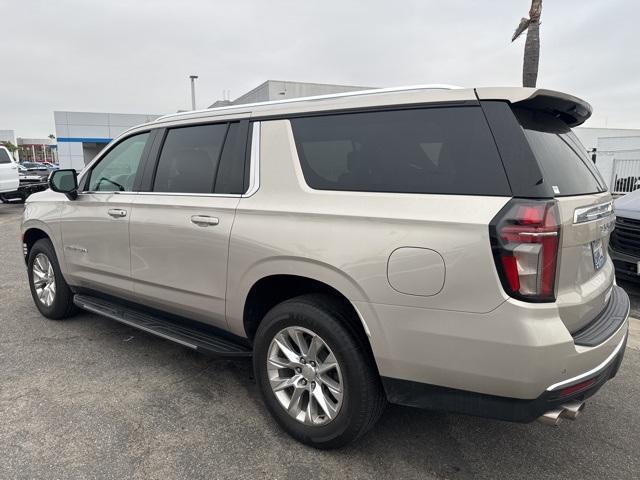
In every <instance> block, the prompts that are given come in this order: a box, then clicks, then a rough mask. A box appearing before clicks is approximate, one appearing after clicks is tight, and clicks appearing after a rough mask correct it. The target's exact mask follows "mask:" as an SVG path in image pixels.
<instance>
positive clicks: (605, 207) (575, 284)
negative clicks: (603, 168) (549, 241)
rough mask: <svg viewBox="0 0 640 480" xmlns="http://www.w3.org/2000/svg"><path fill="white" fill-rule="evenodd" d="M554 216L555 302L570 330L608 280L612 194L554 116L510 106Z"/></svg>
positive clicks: (586, 315) (607, 288) (601, 299)
mask: <svg viewBox="0 0 640 480" xmlns="http://www.w3.org/2000/svg"><path fill="white" fill-rule="evenodd" d="M514 113H515V114H516V117H517V118H518V121H519V122H520V125H521V126H522V128H523V131H524V134H525V137H526V140H527V142H528V144H529V146H530V147H531V150H532V152H533V155H534V156H535V159H536V160H537V163H538V165H539V166H540V170H541V172H542V178H543V182H544V183H545V184H547V185H550V187H551V190H552V192H553V195H554V196H555V199H556V201H557V205H558V210H559V214H560V226H561V230H560V232H561V233H560V235H561V238H560V252H559V264H558V272H557V279H556V281H557V287H556V288H557V295H556V298H557V304H558V308H559V311H560V316H561V318H562V320H563V322H564V323H565V325H566V326H567V328H568V329H569V331H571V332H574V331H576V330H579V329H580V328H581V327H583V326H584V325H586V324H587V323H589V322H590V321H591V320H592V319H593V318H595V316H596V315H597V314H598V313H600V311H601V310H602V309H603V308H604V305H605V303H606V301H607V300H608V298H609V295H610V292H611V286H612V285H613V281H614V268H613V263H612V261H611V260H610V259H609V257H608V255H607V247H608V244H609V236H610V234H611V231H612V229H613V225H614V216H613V210H612V203H611V201H612V198H611V195H610V194H609V193H608V192H607V189H606V185H605V183H604V181H603V180H602V178H601V176H600V174H599V173H598V171H597V170H596V168H595V166H594V165H593V163H592V162H591V160H590V159H589V157H588V156H587V154H586V149H585V148H584V147H583V146H582V144H581V143H580V141H579V140H578V139H577V137H576V136H575V134H574V133H573V132H572V131H571V129H570V128H569V127H568V126H567V125H566V124H565V123H564V122H563V121H562V120H560V119H558V118H556V117H554V116H552V115H550V114H548V113H545V112H542V111H539V110H533V109H521V108H514Z"/></svg>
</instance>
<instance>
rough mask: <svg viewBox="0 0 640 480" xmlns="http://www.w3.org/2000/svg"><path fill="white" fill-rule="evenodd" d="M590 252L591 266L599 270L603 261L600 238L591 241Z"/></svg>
mask: <svg viewBox="0 0 640 480" xmlns="http://www.w3.org/2000/svg"><path fill="white" fill-rule="evenodd" d="M591 252H592V253H593V266H594V267H595V268H596V270H600V269H601V268H602V266H603V265H604V262H605V258H604V248H602V239H600V240H594V241H593V242H591Z"/></svg>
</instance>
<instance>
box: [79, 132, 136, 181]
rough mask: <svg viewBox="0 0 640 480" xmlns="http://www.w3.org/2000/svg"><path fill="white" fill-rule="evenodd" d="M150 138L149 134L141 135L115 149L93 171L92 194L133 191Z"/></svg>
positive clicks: (91, 177)
mask: <svg viewBox="0 0 640 480" xmlns="http://www.w3.org/2000/svg"><path fill="white" fill-rule="evenodd" d="M148 137H149V134H148V133H141V134H139V135H134V136H133V137H129V138H127V139H126V140H123V141H122V142H120V143H119V144H117V145H116V146H115V147H113V148H112V149H111V150H110V151H109V152H108V153H107V154H106V155H105V156H104V157H102V159H101V160H100V161H99V162H98V163H97V164H96V165H95V166H94V167H93V168H92V169H91V174H90V177H89V182H88V184H87V185H89V188H88V190H89V191H91V192H115V191H121V192H130V191H132V190H133V183H134V181H135V179H136V174H137V173H138V168H139V167H140V160H141V159H142V152H143V151H144V146H145V144H146V142H147V138H148Z"/></svg>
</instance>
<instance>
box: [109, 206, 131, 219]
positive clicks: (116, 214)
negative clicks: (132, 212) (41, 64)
mask: <svg viewBox="0 0 640 480" xmlns="http://www.w3.org/2000/svg"><path fill="white" fill-rule="evenodd" d="M107 213H108V214H109V215H110V216H112V217H113V218H122V217H126V216H127V211H126V210H122V209H121V208H110V209H109V210H108V211H107Z"/></svg>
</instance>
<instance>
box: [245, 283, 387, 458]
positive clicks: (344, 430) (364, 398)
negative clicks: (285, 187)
mask: <svg viewBox="0 0 640 480" xmlns="http://www.w3.org/2000/svg"><path fill="white" fill-rule="evenodd" d="M351 316H352V312H351V311H350V310H349V309H348V308H347V307H346V306H345V305H344V304H343V303H342V302H341V301H340V300H339V299H337V298H335V297H333V296H331V295H325V294H313V295H303V296H300V297H296V298H293V299H290V300H287V301H285V302H282V303H280V304H278V305H276V306H275V307H274V308H272V309H271V310H270V311H269V312H268V313H267V314H266V316H265V317H264V319H263V320H262V322H261V323H260V326H259V327H258V331H257V332H256V336H255V339H254V356H253V362H254V363H253V367H254V371H255V376H256V380H257V383H258V386H259V388H260V391H261V394H262V397H263V399H264V402H265V404H266V406H267V409H268V410H269V412H270V413H271V415H272V416H273V417H274V418H275V420H276V421H277V422H278V424H279V425H280V426H281V427H282V428H283V429H284V430H285V431H286V432H287V433H288V434H289V435H291V436H292V437H293V438H295V439H296V440H298V441H300V442H302V443H304V444H306V445H309V446H312V447H315V448H319V449H331V448H338V447H342V446H344V445H346V444H347V443H350V442H352V441H354V440H356V439H358V438H360V437H361V436H362V435H364V434H365V433H366V432H367V431H368V430H369V429H371V427H373V425H374V424H375V423H376V422H377V420H378V419H379V418H380V415H382V412H383V410H384V407H385V404H386V397H385V395H384V392H383V388H382V384H381V381H380V377H379V375H378V371H377V369H376V367H375V364H374V361H373V356H372V354H371V352H370V349H369V346H368V343H367V339H366V338H362V335H361V334H359V332H358V330H357V329H356V328H355V327H354V325H353V323H352V317H351ZM300 335H302V340H301V342H302V343H303V344H304V345H305V348H307V347H308V352H307V353H308V355H307V356H306V361H304V363H303V364H301V365H299V362H300V361H302V360H300V359H298V360H297V362H298V363H296V362H291V359H290V358H289V357H288V356H287V355H286V354H284V350H283V349H282V348H281V347H280V346H279V345H278V343H276V342H275V340H274V339H275V338H276V337H278V341H279V342H280V343H281V344H282V343H283V342H285V340H287V339H288V341H286V342H285V344H286V347H287V351H288V352H289V353H291V352H292V350H293V353H295V354H297V355H298V354H300V353H301V348H300V347H299V345H300V343H296V342H295V341H293V340H292V339H293V338H295V337H299V336H300ZM314 336H315V337H319V339H320V340H317V339H315V337H314ZM321 344H323V346H322V347H321V348H320V349H319V352H320V353H318V354H317V355H314V354H313V353H312V350H314V347H313V346H314V345H315V346H318V345H321ZM289 347H292V348H289ZM331 354H333V357H330V355H331ZM292 356H293V357H294V358H295V355H292ZM301 358H304V355H303V357H301ZM313 358H316V360H317V363H315V364H314V362H313V360H311V359H313ZM334 359H335V362H333V360H334ZM273 362H275V363H273ZM282 362H284V363H282ZM333 364H337V367H333V368H331V365H333ZM276 365H277V366H276ZM283 365H285V366H283ZM296 365H297V367H295V366H296ZM280 366H283V368H278V367H280ZM294 367H295V368H294ZM296 368H300V369H301V372H298V371H297V370H296ZM321 372H324V373H321ZM287 377H289V378H287ZM283 379H284V380H283ZM314 380H315V381H314ZM283 381H286V382H288V383H286V384H284V383H282V382H283ZM316 382H317V383H316ZM272 384H273V385H280V386H283V385H288V386H287V388H285V389H283V390H280V391H279V392H278V393H276V392H275V391H274V389H273V388H272ZM330 387H331V388H330ZM336 387H339V388H336ZM304 389H308V390H307V393H304ZM300 390H303V391H302V393H301V394H296V392H297V391H300ZM312 391H313V393H311V392H312ZM320 397H321V400H322V403H324V405H327V406H328V407H325V408H321V407H322V406H321V405H320V401H319V400H316V398H320ZM294 398H299V399H300V401H299V402H297V403H296V402H293V399H294ZM312 398H313V400H311V399H312ZM305 400H306V401H305ZM292 403H293V406H291V404H292ZM287 405H289V406H290V408H291V409H292V411H293V414H290V413H289V411H288V409H287ZM296 405H298V406H300V407H301V408H297V407H296ZM327 412H330V414H327ZM294 415H297V418H294Z"/></svg>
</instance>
